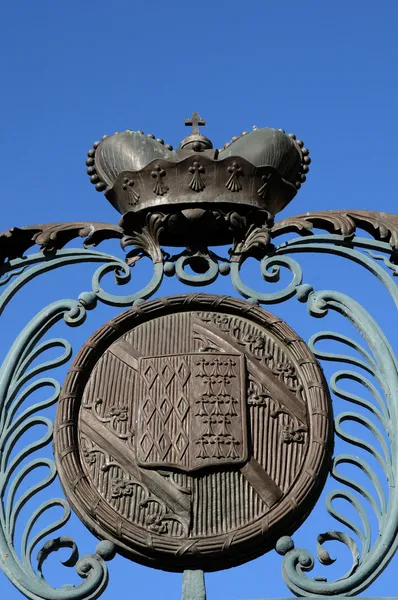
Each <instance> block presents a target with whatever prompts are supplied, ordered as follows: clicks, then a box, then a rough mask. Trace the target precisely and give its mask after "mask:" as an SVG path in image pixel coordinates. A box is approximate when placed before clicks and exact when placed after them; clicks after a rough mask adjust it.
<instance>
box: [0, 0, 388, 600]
mask: <svg viewBox="0 0 398 600" xmlns="http://www.w3.org/2000/svg"><path fill="white" fill-rule="evenodd" d="M397 21H398V3H397V2H396V1H395V0H382V1H381V2H374V1H369V0H362V1H359V0H345V1H344V2H343V1H341V0H334V1H333V2H322V1H319V0H307V2H295V1H293V0H290V1H289V0H274V1H272V2H271V1H270V0H256V1H254V0H246V2H238V1H237V0H228V1H226V0H224V1H221V0H219V1H218V2H217V1H215V0H212V1H209V0H202V2H192V3H189V2H183V1H181V0H171V1H169V2H160V1H157V0H153V1H152V2H134V1H133V0H125V1H122V0H114V1H113V2H109V1H106V0H96V1H95V2H79V1H77V0H69V1H68V2H66V1H63V0H59V1H54V0H52V1H51V0H19V1H14V2H3V4H2V7H1V9H0V22H1V25H0V46H1V51H0V56H1V58H0V61H1V62H0V64H1V90H2V91H1V95H0V165H1V167H0V168H1V181H2V192H1V193H2V211H1V223H0V230H3V229H7V228H8V227H11V226H22V225H27V224H33V223H43V222H51V221H84V220H95V221H108V222H111V223H115V222H116V221H117V219H118V215H117V214H116V212H115V211H114V209H113V208H112V207H111V206H110V205H108V204H107V201H106V200H105V199H104V197H103V196H102V195H101V194H98V193H97V192H95V190H94V188H93V186H91V185H90V184H89V180H88V177H87V175H86V174H85V164H84V163H85V158H86V152H87V150H88V149H89V148H90V146H91V144H92V143H93V142H94V141H95V140H96V139H100V138H101V136H102V135H103V134H111V133H113V132H114V131H119V130H123V129H126V128H131V129H142V130H144V131H145V132H146V133H147V132H153V133H154V134H155V135H156V137H161V138H164V139H165V141H166V143H171V144H174V145H177V144H178V142H179V141H180V140H181V139H182V137H183V136H184V135H185V133H186V132H185V131H184V126H183V123H184V118H187V117H188V116H189V115H190V114H191V113H192V111H194V110H195V111H196V110H197V111H199V112H200V113H201V115H202V116H203V117H205V118H206V120H207V127H206V130H205V133H206V134H207V135H208V136H209V137H210V138H211V139H212V140H213V142H214V144H215V146H216V147H219V146H221V145H222V144H223V143H224V142H226V141H228V140H229V139H230V138H231V137H232V136H233V135H238V134H240V132H242V131H243V130H245V129H251V128H252V126H253V125H257V126H259V127H264V126H271V127H276V128H284V129H286V130H287V131H288V132H293V133H296V134H297V136H298V137H299V138H301V139H303V140H304V141H305V144H306V146H307V147H308V148H309V149H310V151H311V157H312V159H313V163H312V165H311V171H310V174H309V177H308V181H307V183H306V184H305V185H304V186H303V189H302V190H301V191H300V193H299V194H298V196H297V198H296V199H295V201H294V202H293V203H292V204H291V205H290V206H289V207H288V208H287V209H286V210H285V212H284V215H289V214H295V213H296V214H297V213H301V212H306V211H311V210H325V209H339V208H361V209H376V210H383V211H387V212H395V211H396V200H395V198H396V176H397V175H396V173H397V131H398V126H397V106H398V101H397V100H398V78H397V64H398V42H397ZM80 291H81V290H80ZM168 291H169V292H170V291H172V288H171V290H170V288H169V290H168ZM294 307H296V305H294ZM102 320H104V319H103V318H102ZM99 323H100V322H98V324H99ZM323 529H324V527H323V526H321V525H320V526H319V528H318V530H317V531H322V530H323ZM314 531H315V530H314ZM311 535H312V534H311ZM305 542H306V540H305V539H304V540H303V541H302V543H305ZM90 544H91V546H90V547H88V548H87V551H92V550H93V547H94V546H93V543H92V542H90ZM280 564H281V560H280V558H279V557H276V556H272V557H271V555H269V556H266V557H264V558H261V559H259V560H257V561H254V562H253V563H251V564H248V565H246V566H244V567H241V568H239V569H234V570H232V571H229V572H223V573H220V574H212V575H211V576H210V577H209V578H208V585H209V598H210V600H213V599H214V600H216V599H217V600H224V598H225V599H227V598H228V599H231V600H232V599H234V598H243V597H247V598H250V597H265V596H277V595H282V596H283V595H284V596H288V595H290V594H289V593H288V591H287V590H286V589H285V590H284V588H283V585H282V584H281V583H280V582H279V581H278V582H275V583H273V582H272V578H274V577H275V580H277V579H279V569H280ZM393 565H395V568H396V567H397V565H398V563H397V561H396V560H395V561H394V563H393ZM110 571H111V585H110V587H109V589H108V591H107V592H106V593H105V594H104V596H103V598H104V600H111V598H117V597H118V596H120V597H123V598H126V599H127V598H132V599H133V598H146V599H147V600H151V599H152V598H153V599H154V598H160V597H162V598H164V599H165V600H169V599H170V600H171V599H174V598H177V597H178V596H179V594H180V578H179V576H178V575H168V574H163V573H161V572H156V571H152V570H149V569H145V568H143V567H139V566H136V565H134V564H133V563H131V564H129V563H127V562H125V561H122V560H121V559H117V560H115V561H114V562H113V563H110ZM392 571H394V567H392ZM342 572H344V571H341V573H342ZM68 576H69V572H68V570H66V571H65V582H66V581H67V580H68V579H67V578H68ZM393 581H395V579H394V578H393V576H392V572H391V574H390V575H386V576H385V577H384V578H383V579H382V581H381V582H378V583H376V584H375V585H374V586H373V588H371V590H370V593H373V594H382V593H385V594H386V595H392V594H393V593H394V592H395V590H396V586H395V584H394V585H393V584H392V582H393ZM0 590H4V596H3V597H4V598H5V599H6V600H16V599H17V598H19V597H20V596H19V593H17V592H16V591H15V590H14V588H13V587H12V586H11V585H10V584H9V583H8V581H6V580H5V579H4V578H3V577H2V576H0Z"/></svg>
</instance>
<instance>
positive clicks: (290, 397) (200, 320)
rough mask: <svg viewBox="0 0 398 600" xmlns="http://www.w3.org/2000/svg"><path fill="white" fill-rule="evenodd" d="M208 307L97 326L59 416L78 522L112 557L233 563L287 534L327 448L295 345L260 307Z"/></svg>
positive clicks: (312, 490) (146, 308)
mask: <svg viewBox="0 0 398 600" xmlns="http://www.w3.org/2000/svg"><path fill="white" fill-rule="evenodd" d="M213 298H214V297H212V296H204V295H198V296H196V297H195V298H194V299H190V297H185V296H182V297H181V301H179V297H173V298H172V299H170V301H168V300H167V299H165V300H163V301H161V302H160V301H153V302H150V303H147V304H144V305H141V306H140V307H139V309H132V310H131V311H128V312H126V313H124V314H123V315H120V316H119V317H117V319H115V321H114V323H113V322H110V323H109V324H106V325H105V326H104V327H103V328H102V330H99V332H97V333H96V334H94V336H93V338H92V340H89V342H88V343H87V344H86V345H85V346H83V348H82V350H81V351H80V353H79V354H78V356H77V358H76V360H75V364H74V366H73V367H72V369H71V371H70V373H69V375H68V377H67V379H66V382H65V385H64V389H63V394H62V397H61V400H60V404H59V409H58V414H57V421H56V432H55V447H56V456H57V460H58V467H59V471H60V477H61V481H62V483H63V485H64V488H65V491H66V494H67V495H68V498H69V500H70V502H71V503H72V505H73V506H74V508H75V510H76V511H77V512H78V514H79V515H80V516H81V518H83V520H84V521H85V522H86V524H87V525H88V526H89V527H91V529H92V530H93V531H94V532H95V533H96V534H97V535H98V534H100V535H101V536H103V537H107V538H111V539H113V540H114V541H115V542H116V543H117V544H118V546H119V548H120V551H121V552H123V553H125V554H126V555H128V556H130V557H132V558H134V559H135V560H139V561H140V562H145V563H146V564H151V560H152V558H151V557H152V556H154V555H156V557H157V558H156V561H157V562H156V565H159V564H161V565H162V566H163V567H164V568H167V569H171V570H180V569H181V568H190V567H196V568H205V569H207V570H212V569H213V568H214V558H215V557H216V556H217V557H218V556H220V555H222V556H223V560H224V564H225V565H233V564H238V563H240V562H242V561H244V560H245V559H246V556H249V555H250V556H253V555H255V554H256V553H258V554H259V553H262V552H264V551H265V550H266V549H267V548H269V547H270V545H272V543H273V540H274V538H275V535H276V532H277V533H278V535H281V534H282V533H284V532H286V533H289V532H291V531H292V530H293V529H295V528H296V527H297V526H298V524H299V523H300V520H302V519H303V518H304V517H305V515H306V514H307V513H308V511H309V508H310V507H311V506H312V504H313V503H314V502H315V500H316V498H317V496H318V494H319V492H320V490H321V488H322V483H323V480H324V478H325V476H326V471H327V465H328V460H329V456H330V450H331V449H330V435H331V420H330V419H331V414H330V403H329V397H328V392H327V387H326V384H325V382H324V379H323V375H322V372H321V370H320V368H319V366H318V364H317V362H316V360H315V358H314V357H313V356H312V354H311V353H310V351H309V350H308V348H307V346H306V345H305V344H304V342H303V341H302V340H301V339H300V338H299V337H298V336H297V335H296V334H295V333H294V332H293V331H292V330H291V329H290V328H288V326H287V325H286V324H285V323H283V321H281V320H279V319H276V318H275V317H273V316H272V315H269V313H266V312H265V311H263V310H262V309H260V308H258V307H255V306H253V307H249V306H248V305H247V304H245V303H244V302H242V301H239V300H234V299H231V298H229V299H224V300H222V301H220V299H217V302H216V303H215V304H216V307H213ZM73 423H77V427H74V426H73V427H72V424H73ZM70 426H71V427H70ZM71 482H73V485H71ZM93 506H95V510H94V511H93ZM265 531H266V532H267V534H266V535H265V534H264V532H265ZM148 536H149V537H148Z"/></svg>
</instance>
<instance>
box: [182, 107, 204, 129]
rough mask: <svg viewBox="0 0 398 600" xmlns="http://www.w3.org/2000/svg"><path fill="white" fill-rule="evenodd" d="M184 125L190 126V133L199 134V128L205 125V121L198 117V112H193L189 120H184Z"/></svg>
mask: <svg viewBox="0 0 398 600" xmlns="http://www.w3.org/2000/svg"><path fill="white" fill-rule="evenodd" d="M185 125H186V126H187V127H189V126H190V125H192V132H191V133H199V127H201V126H203V125H206V121H205V120H204V119H202V118H201V117H200V116H199V113H198V112H193V113H192V117H191V118H190V119H185Z"/></svg>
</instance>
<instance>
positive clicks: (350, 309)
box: [282, 290, 398, 596]
mask: <svg viewBox="0 0 398 600" xmlns="http://www.w3.org/2000/svg"><path fill="white" fill-rule="evenodd" d="M302 300H304V298H302ZM307 305H308V309H309V312H310V314H312V315H313V316H317V317H323V316H325V314H327V312H328V310H334V311H336V312H338V313H340V314H342V315H343V316H344V317H345V318H347V319H348V320H349V321H350V322H351V323H352V324H353V325H354V326H355V327H356V329H357V330H358V331H359V332H360V333H361V335H362V336H363V337H364V339H365V341H366V343H367V345H368V347H369V349H370V352H371V354H369V353H367V351H365V350H363V349H360V355H361V359H355V358H354V357H349V359H350V360H349V362H351V363H352V364H356V365H357V366H358V367H362V368H365V370H366V371H367V372H368V373H370V374H371V375H373V376H374V377H375V379H376V380H377V382H378V383H379V385H380V387H381V388H382V389H383V391H384V393H385V403H384V401H383V399H382V398H381V397H380V395H379V393H378V391H377V389H376V387H375V386H373V384H371V383H370V382H369V380H368V379H367V378H366V377H365V376H363V375H361V374H358V373H356V372H355V373H354V372H351V371H348V370H345V371H340V372H338V373H335V375H334V376H333V378H332V380H331V388H332V391H333V392H334V393H335V394H336V395H338V396H340V397H342V398H344V399H345V400H347V401H349V402H351V403H353V404H357V405H361V406H362V407H363V408H366V409H367V410H369V411H370V412H371V413H372V414H373V416H375V417H376V419H377V421H378V422H379V424H380V426H381V427H382V429H383V430H384V432H385V433H386V435H387V436H388V439H389V442H390V444H391V450H390V448H389V447H388V445H387V443H386V439H385V437H384V436H383V435H382V433H381V431H380V429H379V427H377V426H376V425H375V424H374V423H373V422H372V421H370V420H369V419H368V418H367V417H366V416H364V415H361V414H359V413H355V412H351V411H350V412H345V413H341V414H340V415H338V417H337V418H336V433H337V435H338V436H339V437H341V438H342V439H343V440H345V441H347V442H348V443H350V444H352V445H354V446H359V447H360V448H362V449H363V450H365V451H366V452H368V453H369V454H370V455H372V456H373V457H374V458H375V459H376V460H377V462H378V463H379V465H380V466H381V470H382V472H383V473H384V474H385V478H386V482H388V484H389V496H388V498H386V495H385V490H384V487H383V485H382V483H381V482H380V480H379V478H378V476H377V475H376V473H375V472H374V471H373V469H372V468H371V467H370V466H369V464H368V463H367V462H365V461H363V460H361V459H360V458H358V457H354V456H351V455H338V456H336V457H335V458H334V460H333V465H332V476H333V477H334V478H335V479H336V480H337V481H339V482H341V483H343V484H345V485H346V486H347V487H348V488H351V489H353V490H354V491H355V492H357V493H358V494H359V495H361V496H362V497H363V498H364V499H365V500H366V501H367V502H368V503H369V504H370V506H371V507H372V509H373V512H374V514H375V517H376V521H377V524H378V537H377V539H376V541H375V542H374V544H373V545H371V528H370V521H369V516H368V513H367V511H366V510H365V509H364V507H363V506H362V504H361V502H360V501H359V498H358V497H357V496H356V495H353V494H352V493H351V492H350V491H348V490H347V489H342V490H336V491H334V492H332V493H331V494H329V495H328V496H327V498H326V507H327V510H328V512H329V513H330V514H331V515H332V516H333V517H334V518H335V519H336V520H338V521H339V522H341V523H342V524H344V525H345V526H346V527H348V528H349V529H350V530H351V531H352V532H354V533H355V534H356V536H357V537H358V538H359V539H360V541H361V552H360V553H359V552H358V549H357V546H356V543H355V541H354V540H353V539H352V538H350V537H349V536H347V535H346V534H342V533H341V532H327V533H326V534H321V536H320V538H319V537H318V550H317V555H318V558H319V559H320V561H321V562H322V563H323V564H331V562H332V559H330V556H329V554H328V553H327V551H326V550H325V549H324V548H323V543H324V542H325V541H329V540H336V541H339V542H342V543H344V544H345V545H346V546H347V547H348V548H349V549H350V551H351V553H352V557H353V564H352V567H351V569H350V570H349V571H348V573H346V574H345V575H344V576H343V577H341V578H340V579H338V580H336V581H333V582H327V581H320V580H319V579H318V578H317V579H310V578H308V577H307V576H306V575H305V573H306V572H308V571H311V570H312V568H313V566H314V559H313V556H312V555H311V553H310V552H308V551H307V550H304V549H294V547H292V546H290V547H287V550H286V552H284V551H283V552H282V553H283V554H285V558H284V562H283V575H284V579H285V582H286V583H287V585H288V587H289V588H290V589H291V590H292V591H293V592H294V593H295V594H297V595H301V596H303V595H305V596H312V595H320V596H321V595H322V596H330V595H338V594H341V595H354V594H358V593H360V592H362V591H363V590H365V589H366V588H367V587H368V586H369V585H370V583H372V581H374V580H375V579H376V578H377V577H378V575H379V574H380V573H381V571H382V570H383V569H384V568H385V567H386V565H387V564H388V562H389V561H390V560H391V558H392V556H393V554H394V553H395V551H396V550H397V547H398V494H397V490H396V486H395V482H396V479H397V475H398V448H397V440H396V436H395V435H394V434H393V432H392V431H391V426H395V423H396V421H397V412H398V364H397V359H396V357H395V355H394V352H393V350H392V348H391V346H390V344H389V343H388V341H387V339H386V337H385V335H384V334H383V332H382V331H381V330H380V328H379V327H378V325H377V324H376V322H375V321H374V319H373V318H372V317H371V316H370V315H369V314H368V313H367V311H366V310H365V309H364V308H363V307H362V306H361V305H360V304H358V303H357V302H355V301H354V300H353V299H351V298H349V297H347V296H346V295H344V294H341V293H338V292H334V291H328V290H327V291H322V292H313V291H310V290H308V294H307ZM330 338H331V339H334V340H338V341H340V342H342V343H344V344H347V345H349V346H350V347H352V348H355V349H359V346H358V344H356V342H354V341H353V340H350V339H349V338H346V337H345V336H337V335H335V334H334V335H332V336H330ZM320 339H329V335H328V334H327V333H325V332H323V333H322V334H317V335H316V336H314V337H313V338H312V340H311V341H310V346H311V347H312V349H313V351H314V352H315V354H316V355H317V356H318V358H327V360H336V361H341V360H346V359H347V356H346V355H343V354H332V353H327V354H326V353H324V352H318V351H317V348H316V346H315V344H316V342H318V341H319V340H320ZM363 358H364V359H365V361H364V360H362V359H363ZM345 378H346V379H354V380H356V381H357V382H359V383H360V384H361V385H363V386H364V387H365V388H366V389H367V390H369V391H370V392H371V393H372V395H373V396H374V400H375V406H373V405H372V404H371V403H370V402H368V401H367V400H365V399H362V398H360V397H359V396H357V395H354V394H352V393H349V392H346V391H344V390H342V388H341V387H340V386H338V383H339V382H340V381H341V380H343V379H345ZM347 421H351V422H356V423H359V424H360V425H362V426H364V427H365V428H367V429H368V430H369V431H370V433H371V434H372V435H373V437H374V438H375V440H377V442H378V443H379V445H380V447H381V450H382V453H380V452H379V451H378V450H377V449H376V447H375V446H374V445H373V444H372V443H370V442H368V441H366V440H364V439H361V438H358V437H355V436H353V435H352V434H350V433H348V432H347V431H345V430H344V428H343V427H342V424H343V423H344V422H347ZM342 464H351V465H353V466H355V467H357V468H359V469H360V470H361V471H362V472H363V473H364V474H365V475H366V476H367V477H368V479H369V481H370V483H371V484H372V488H373V490H374V491H375V493H376V498H374V497H373V495H372V493H371V492H369V491H368V490H364V489H363V487H362V486H360V485H358V484H357V483H355V481H353V480H351V479H349V478H348V477H345V476H343V475H342V474H341V473H339V470H338V467H339V466H340V465H342ZM336 499H343V500H345V501H346V502H348V503H349V504H351V505H352V506H353V507H354V509H355V510H356V512H357V514H358V516H359V518H360V521H361V524H362V528H360V527H358V526H357V525H356V524H354V523H353V522H352V521H350V520H349V519H348V518H346V517H345V516H343V515H342V514H341V513H340V512H338V511H337V510H336V509H335V508H334V506H333V501H334V500H336Z"/></svg>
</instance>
